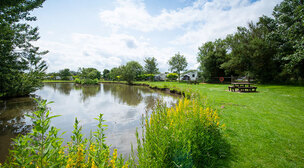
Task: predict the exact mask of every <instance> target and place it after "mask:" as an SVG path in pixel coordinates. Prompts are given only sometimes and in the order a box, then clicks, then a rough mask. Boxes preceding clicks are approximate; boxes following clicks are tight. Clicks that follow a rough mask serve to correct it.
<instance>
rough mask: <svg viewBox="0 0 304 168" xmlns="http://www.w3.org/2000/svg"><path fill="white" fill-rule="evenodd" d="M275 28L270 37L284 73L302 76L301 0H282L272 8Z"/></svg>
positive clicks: (303, 7) (303, 15) (303, 10)
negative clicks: (274, 43)
mask: <svg viewBox="0 0 304 168" xmlns="http://www.w3.org/2000/svg"><path fill="white" fill-rule="evenodd" d="M273 16H274V18H275V23H276V26H277V27H276V30H275V31H274V32H273V33H272V38H273V39H275V41H276V44H277V45H276V47H277V49H278V52H277V58H276V59H279V60H281V61H282V64H281V65H282V68H283V70H284V72H285V73H287V74H289V75H290V76H291V77H293V78H296V79H297V78H300V77H301V78H302V79H303V78H304V68H303V67H304V31H303V30H304V3H303V0H301V1H300V0H284V1H283V2H281V3H280V4H279V5H277V6H276V7H275V8H274V11H273Z"/></svg>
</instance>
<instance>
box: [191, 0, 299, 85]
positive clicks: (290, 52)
mask: <svg viewBox="0 0 304 168" xmlns="http://www.w3.org/2000/svg"><path fill="white" fill-rule="evenodd" d="M273 16H274V19H272V18H270V17H267V16H262V17H260V18H259V21H258V22H257V23H253V22H250V23H249V24H248V26H247V27H238V28H237V32H236V33H235V34H232V35H228V36H227V37H226V38H225V39H224V40H220V39H218V40H216V41H214V42H207V43H205V44H203V46H202V47H200V48H199V53H198V57H197V59H198V61H199V63H200V65H201V66H200V67H201V69H202V70H203V74H204V77H205V78H207V79H208V78H209V79H210V78H211V77H212V76H213V77H218V76H223V75H227V76H230V75H236V76H247V77H250V78H255V79H256V80H257V81H259V82H264V83H265V82H273V81H280V82H282V81H284V82H285V81H286V80H289V81H291V80H299V81H301V80H303V79H304V68H303V66H304V54H303V53H304V47H303V46H304V32H303V31H302V30H303V29H304V24H303V22H304V4H303V2H301V1H294V0H284V1H283V2H281V3H280V4H279V5H277V6H276V7H275V8H274V11H273ZM224 72H225V73H224Z"/></svg>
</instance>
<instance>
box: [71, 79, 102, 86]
mask: <svg viewBox="0 0 304 168" xmlns="http://www.w3.org/2000/svg"><path fill="white" fill-rule="evenodd" d="M74 82H75V83H77V84H82V85H97V84H98V83H99V81H98V79H97V78H96V79H94V80H93V79H79V78H76V79H75V81H74Z"/></svg>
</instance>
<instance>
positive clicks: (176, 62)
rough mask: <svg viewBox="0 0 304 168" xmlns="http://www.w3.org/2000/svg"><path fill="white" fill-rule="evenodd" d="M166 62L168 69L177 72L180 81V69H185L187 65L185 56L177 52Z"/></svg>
mask: <svg viewBox="0 0 304 168" xmlns="http://www.w3.org/2000/svg"><path fill="white" fill-rule="evenodd" d="M168 64H169V66H170V69H169V70H170V71H171V72H176V73H177V74H178V80H179V81H180V74H181V71H184V70H186V67H187V65H188V63H187V60H186V57H185V56H184V55H181V54H180V53H179V52H178V53H177V54H175V56H173V57H172V58H171V59H170V60H169V61H168Z"/></svg>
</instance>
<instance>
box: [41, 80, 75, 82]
mask: <svg viewBox="0 0 304 168" xmlns="http://www.w3.org/2000/svg"><path fill="white" fill-rule="evenodd" d="M42 82H44V83H74V80H43V81H42Z"/></svg>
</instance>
